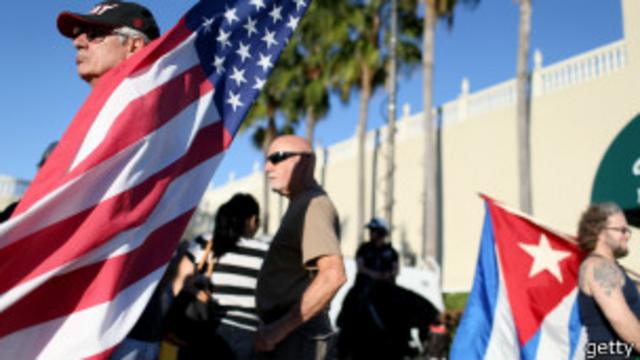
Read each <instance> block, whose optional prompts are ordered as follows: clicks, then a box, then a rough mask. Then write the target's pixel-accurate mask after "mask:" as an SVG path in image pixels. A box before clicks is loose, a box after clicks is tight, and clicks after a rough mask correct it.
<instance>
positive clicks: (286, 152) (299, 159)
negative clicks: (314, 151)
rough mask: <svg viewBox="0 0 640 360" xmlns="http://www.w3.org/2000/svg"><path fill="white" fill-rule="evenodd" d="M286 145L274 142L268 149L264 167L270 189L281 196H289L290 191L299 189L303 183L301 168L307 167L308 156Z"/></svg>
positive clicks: (302, 170)
mask: <svg viewBox="0 0 640 360" xmlns="http://www.w3.org/2000/svg"><path fill="white" fill-rule="evenodd" d="M288 145H289V144H287V143H286V142H278V141H276V142H274V143H273V144H272V145H271V146H270V147H269V151H268V152H267V162H266V164H265V167H264V170H265V172H266V173H267V178H268V179H269V185H270V186H271V189H272V190H273V191H275V192H277V193H278V194H280V195H283V196H288V195H291V193H292V190H294V191H295V190H296V189H298V188H299V186H300V184H301V182H302V181H304V179H303V178H302V175H303V173H304V169H303V168H304V167H305V166H309V164H308V162H306V161H307V159H306V158H307V157H308V156H309V155H308V154H306V153H305V152H303V151H300V150H299V149H295V148H292V147H290V146H288ZM274 155H275V159H276V160H275V161H274V160H273V158H274ZM278 157H279V158H278ZM270 158H272V160H269V159H270Z"/></svg>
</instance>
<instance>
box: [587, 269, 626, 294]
mask: <svg viewBox="0 0 640 360" xmlns="http://www.w3.org/2000/svg"><path fill="white" fill-rule="evenodd" d="M593 279H594V280H595V281H596V283H597V284H598V286H600V287H602V290H604V292H605V294H606V295H607V296H611V292H612V291H613V290H614V289H616V288H618V287H620V286H621V284H620V270H619V269H618V267H617V266H616V265H615V264H612V263H610V262H608V261H599V262H598V263H596V264H595V265H594V266H593Z"/></svg>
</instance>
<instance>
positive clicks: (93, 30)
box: [73, 26, 114, 42]
mask: <svg viewBox="0 0 640 360" xmlns="http://www.w3.org/2000/svg"><path fill="white" fill-rule="evenodd" d="M82 34H85V35H86V36H87V41H89V42H99V41H102V40H103V39H104V38H106V37H107V36H109V35H111V34H114V30H113V29H109V28H101V27H80V26H77V27H75V28H74V29H73V38H74V39H75V38H77V37H78V36H80V35H82Z"/></svg>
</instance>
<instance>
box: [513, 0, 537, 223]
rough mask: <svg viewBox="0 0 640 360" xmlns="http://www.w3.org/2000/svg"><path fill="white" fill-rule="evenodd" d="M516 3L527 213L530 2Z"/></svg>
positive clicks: (521, 170) (525, 207) (526, 208)
mask: <svg viewBox="0 0 640 360" xmlns="http://www.w3.org/2000/svg"><path fill="white" fill-rule="evenodd" d="M519 1H520V24H519V31H518V65H517V68H516V112H517V122H518V144H519V147H518V182H519V192H520V196H519V197H520V209H521V210H522V211H523V212H526V213H529V214H531V213H532V212H533V204H532V201H531V147H530V141H529V140H530V124H531V118H530V108H531V107H530V99H531V98H530V97H529V90H530V77H529V34H530V33H531V0H519Z"/></svg>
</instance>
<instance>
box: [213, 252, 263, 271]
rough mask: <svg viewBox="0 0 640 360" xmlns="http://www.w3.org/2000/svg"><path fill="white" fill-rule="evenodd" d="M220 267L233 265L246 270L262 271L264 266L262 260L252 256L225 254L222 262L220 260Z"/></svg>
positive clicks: (221, 259)
mask: <svg viewBox="0 0 640 360" xmlns="http://www.w3.org/2000/svg"><path fill="white" fill-rule="evenodd" d="M218 264H219V265H233V266H238V267H242V268H246V269H253V270H260V267H261V266H262V258H260V257H255V256H250V255H240V254H236V253H227V254H224V255H223V256H222V257H221V258H220V260H218Z"/></svg>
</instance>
